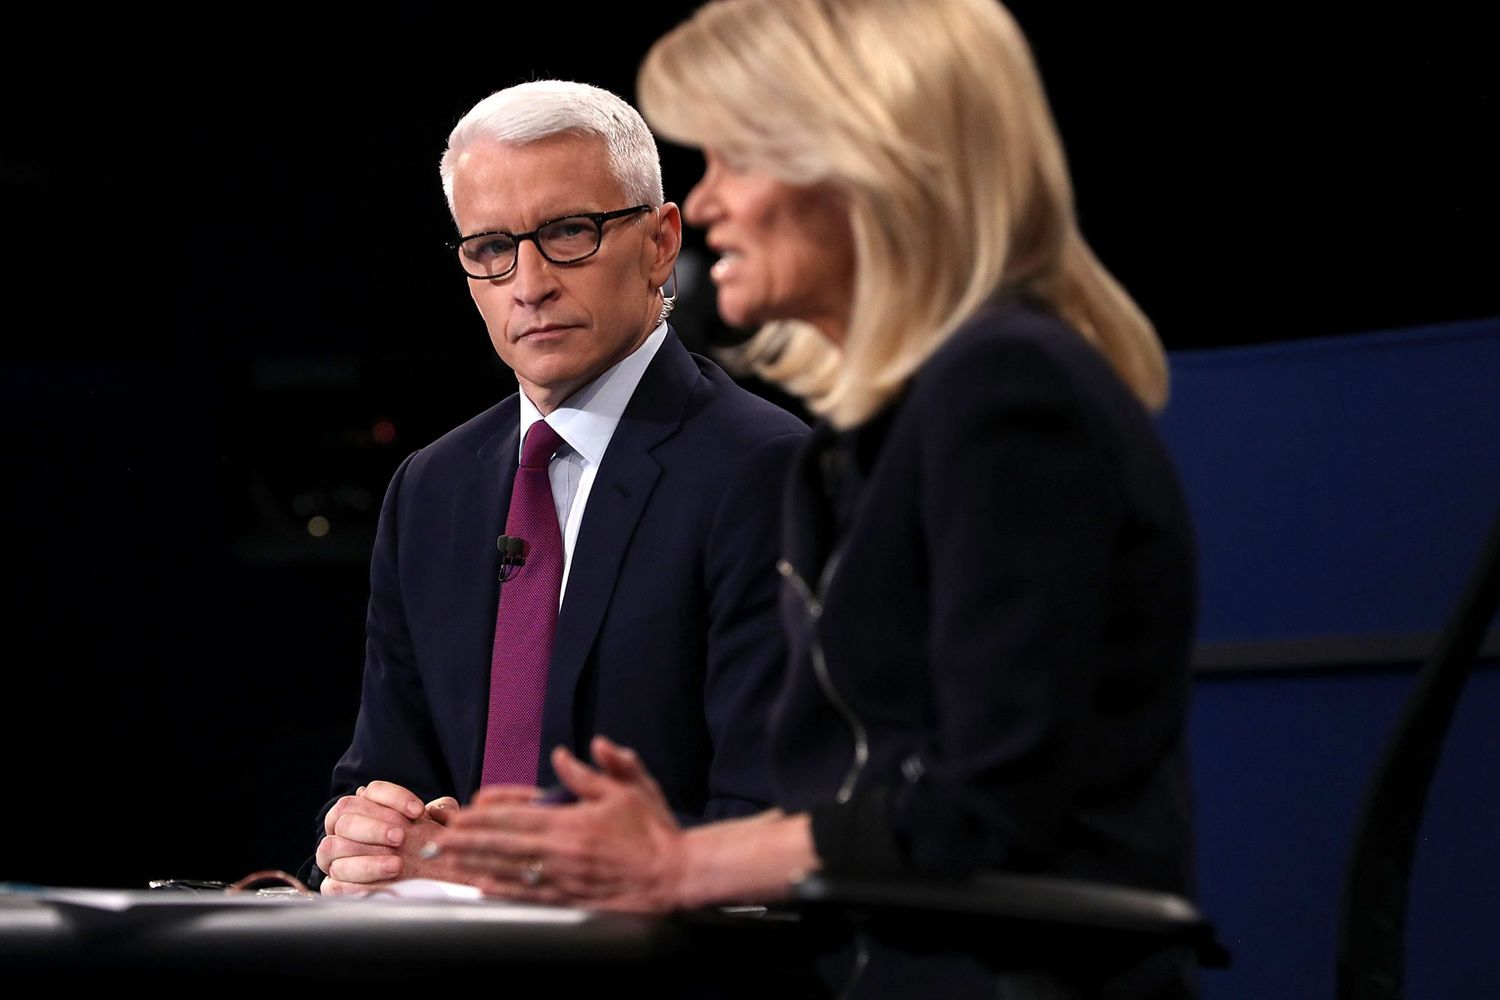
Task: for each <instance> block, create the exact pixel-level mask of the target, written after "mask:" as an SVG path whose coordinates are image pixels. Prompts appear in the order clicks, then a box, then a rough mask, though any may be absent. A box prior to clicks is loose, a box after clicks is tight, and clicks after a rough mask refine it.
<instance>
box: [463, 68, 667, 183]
mask: <svg viewBox="0 0 1500 1000" xmlns="http://www.w3.org/2000/svg"><path fill="white" fill-rule="evenodd" d="M563 133H572V134H581V135H592V136H598V137H599V138H601V139H603V140H604V144H605V146H606V148H607V149H608V150H609V167H610V172H611V173H613V174H614V176H615V179H616V180H618V181H619V182H620V186H621V187H622V188H624V189H625V197H626V199H627V200H629V201H632V202H636V203H638V204H644V205H660V204H662V202H663V200H664V199H663V197H662V187H661V160H660V157H659V156H658V154H657V151H656V140H655V139H654V138H652V136H651V130H650V129H648V128H647V127H646V122H645V120H644V119H643V118H641V116H640V113H639V112H638V111H636V110H635V108H632V107H631V106H630V105H629V104H627V103H626V102H625V101H623V100H621V99H620V98H618V97H616V96H615V95H614V94H611V93H610V92H609V91H607V90H601V89H600V88H598V87H594V86H590V85H589V84H587V83H574V82H571V81H568V80H534V81H532V82H530V83H519V84H516V85H515V86H514V87H507V88H505V89H504V90H500V91H496V92H495V93H493V94H491V95H490V96H489V97H486V98H485V99H484V100H482V101H480V102H479V103H478V104H476V105H474V107H472V108H470V109H469V113H468V114H466V115H464V116H463V118H461V119H459V122H458V124H457V125H455V126H454V127H453V131H452V132H450V133H449V134H448V148H447V149H446V150H444V151H443V160H442V163H441V165H440V166H439V168H438V170H439V173H441V175H442V178H443V195H444V196H445V197H446V198H447V199H448V211H449V212H450V213H452V212H453V172H454V169H455V168H456V167H457V165H458V157H459V154H461V153H462V152H463V151H464V150H466V149H468V148H469V147H470V146H471V145H473V144H474V143H475V142H482V141H486V140H488V141H490V142H513V143H527V142H537V141H539V140H542V139H547V138H550V137H551V136H554V135H561V134H563Z"/></svg>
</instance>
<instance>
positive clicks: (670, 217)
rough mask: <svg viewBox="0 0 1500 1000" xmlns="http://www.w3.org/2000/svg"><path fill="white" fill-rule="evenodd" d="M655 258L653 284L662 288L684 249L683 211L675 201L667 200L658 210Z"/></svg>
mask: <svg viewBox="0 0 1500 1000" xmlns="http://www.w3.org/2000/svg"><path fill="white" fill-rule="evenodd" d="M656 216H657V219H656V236H655V238H654V239H653V241H652V242H653V244H654V245H655V247H656V255H655V258H654V259H653V260H652V261H651V284H652V286H653V287H656V288H660V287H661V286H662V285H665V284H666V283H667V278H668V277H669V276H670V275H671V273H672V267H673V266H674V265H675V264H676V263H677V255H678V254H679V253H680V252H681V251H682V212H680V211H679V210H678V208H677V205H676V203H675V202H670V201H669V202H666V203H664V204H663V205H662V206H661V208H659V209H657V210H656Z"/></svg>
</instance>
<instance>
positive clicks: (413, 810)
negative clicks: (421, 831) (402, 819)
mask: <svg viewBox="0 0 1500 1000" xmlns="http://www.w3.org/2000/svg"><path fill="white" fill-rule="evenodd" d="M422 811H423V810H422V803H420V802H408V803H407V804H406V815H408V816H410V817H411V818H412V819H416V818H417V817H418V816H420V815H422Z"/></svg>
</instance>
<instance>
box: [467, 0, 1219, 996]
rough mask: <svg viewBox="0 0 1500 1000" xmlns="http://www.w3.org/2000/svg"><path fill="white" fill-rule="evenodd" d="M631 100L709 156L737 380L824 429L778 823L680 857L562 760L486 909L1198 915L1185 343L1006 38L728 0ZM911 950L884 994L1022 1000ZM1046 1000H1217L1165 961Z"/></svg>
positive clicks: (773, 819) (482, 828) (497, 833)
mask: <svg viewBox="0 0 1500 1000" xmlns="http://www.w3.org/2000/svg"><path fill="white" fill-rule="evenodd" d="M639 87H640V98H641V106H642V110H643V111H644V113H645V114H646V117H647V119H648V120H649V121H650V122H651V123H652V125H653V127H654V128H655V129H656V130H657V131H658V133H659V134H661V135H663V136H665V137H667V138H670V139H673V140H676V141H680V142H683V143H686V144H690V145H693V146H696V147H699V148H701V149H703V150H704V153H705V157H706V164H707V168H706V172H705V174H704V176H703V179H702V180H701V181H700V182H699V183H698V184H697V186H696V187H694V189H693V190H692V192H691V193H690V194H689V196H688V198H687V200H686V203H685V206H684V208H685V215H686V218H687V220H688V222H689V223H690V224H694V225H697V226H700V227H703V228H704V229H706V231H707V242H708V245H709V247H710V248H711V249H712V250H713V251H714V252H715V253H716V254H718V261H717V263H716V264H715V265H714V267H713V269H712V278H713V280H714V282H715V284H716V287H717V296H718V306H719V310H720V312H721V314H722V315H723V317H724V318H725V320H727V321H729V322H730V323H733V324H737V325H742V326H752V327H754V326H758V327H760V328H761V329H760V331H759V333H758V334H757V335H756V336H755V337H754V338H753V339H752V340H751V341H750V343H749V344H748V346H747V348H746V350H745V358H744V359H743V360H744V361H745V362H746V363H748V364H750V365H752V366H754V367H755V368H757V369H758V370H759V371H761V372H763V373H764V374H766V375H768V376H769V377H771V378H774V379H776V380H778V381H780V382H781V383H782V384H784V385H785V386H787V387H788V388H790V389H791V390H792V391H794V392H796V393H798V394H799V395H801V396H802V397H803V398H804V399H805V400H806V401H807V403H808V404H809V406H810V407H811V408H812V409H813V410H814V411H815V412H816V413H818V414H819V415H820V416H821V417H822V418H823V420H822V423H821V425H820V427H819V428H818V430H817V431H816V432H815V433H814V435H813V437H812V438H811V439H810V441H809V442H808V443H807V445H806V446H805V447H804V449H803V452H802V455H801V459H800V461H799V463H798V464H797V466H796V468H795V470H794V473H793V475H792V477H791V480H790V482H789V483H788V486H787V493H786V503H785V508H784V509H785V511H786V516H787V519H788V523H787V527H786V537H785V543H784V553H783V554H784V558H783V560H782V562H781V571H782V574H783V576H784V577H785V583H784V587H783V593H782V610H783V622H784V625H785V628H786V631H787V635H788V638H789V642H790V646H791V659H790V663H789V665H788V671H787V675H786V678H785V681H784V685H783V688H782V691H781V694H780V698H779V701H778V702H777V706H776V709H775V711H774V713H773V716H772V719H771V725H770V732H769V748H770V750H769V752H770V755H771V760H772V765H773V770H774V774H775V779H776V782H777V792H778V803H779V805H780V808H779V809H775V810H772V811H770V812H767V813H764V814H762V815H760V816H756V817H753V818H749V819H743V820H736V821H731V822H723V823H713V824H708V825H704V826H699V827H695V828H692V829H681V828H679V827H678V825H677V824H676V823H675V822H674V820H673V818H672V816H671V813H670V812H669V811H668V809H667V808H666V806H665V804H664V802H663V800H662V797H661V795H660V793H659V792H658V791H657V789H656V787H655V785H654V782H653V781H652V779H651V777H650V776H649V775H648V774H646V773H645V772H644V770H643V769H642V768H641V767H640V765H639V763H638V762H637V760H636V758H635V757H634V755H633V754H631V752H630V751H629V750H627V749H625V748H622V747H619V746H616V745H614V744H612V743H610V742H609V741H608V740H606V739H604V738H603V737H600V738H597V739H596V740H595V742H594V745H593V747H592V750H593V755H594V760H593V766H589V765H587V764H585V763H583V762H580V761H578V760H577V759H575V758H573V757H572V756H571V755H569V754H568V753H566V752H565V751H563V750H558V751H557V752H556V753H555V754H554V764H555V767H556V770H557V773H558V775H559V776H560V777H561V779H562V780H563V782H564V783H565V784H566V785H567V786H568V787H569V788H570V789H571V790H572V792H573V793H574V794H576V795H577V796H578V798H579V800H580V801H579V802H578V804H575V805H569V806H560V807H559V806H548V805H542V804H534V803H532V802H530V801H529V799H530V797H531V796H532V794H533V793H532V792H530V791H527V790H521V789H498V790H494V791H489V792H482V793H481V794H480V795H479V796H477V797H476V800H475V802H474V804H473V805H472V807H471V808H469V809H466V810H464V811H463V812H462V813H461V814H460V816H459V817H458V818H457V819H456V820H455V821H454V822H453V824H452V826H450V828H449V829H448V830H447V831H446V832H445V833H444V834H442V835H441V840H442V843H443V846H444V849H445V851H448V852H451V853H452V854H453V856H454V857H456V858H458V859H459V860H460V861H461V863H463V864H465V865H467V866H469V867H470V868H471V869H473V870H474V871H476V872H480V873H483V874H484V875H485V876H486V879H485V882H484V885H485V888H486V889H487V891H489V892H491V893H493V894H495V895H499V896H504V897H507V898H513V899H523V900H534V901H543V902H568V903H579V904H584V905H589V906H598V907H605V908H615V909H630V910H643V911H660V910H666V909H670V908H673V907H683V906H697V905H703V904H710V903H724V902H732V901H748V900H775V899H778V898H781V897H783V896H784V895H785V894H786V892H787V887H788V886H789V885H790V884H791V883H793V882H794V881H796V880H797V879H798V878H800V877H802V876H803V875H804V874H805V873H808V872H811V871H814V870H818V869H826V870H828V871H834V872H846V871H902V870H915V871H921V872H932V873H954V874H957V873H965V872H971V871H975V870H978V869H984V868H991V869H1007V870H1014V871H1023V872H1046V873H1054V874H1060V875H1069V876H1077V877H1084V878H1090V879H1097V880H1103V881H1108V882H1115V883H1119V884H1124V885H1131V886H1141V887H1150V888H1157V889H1164V890H1169V891H1174V892H1187V891H1188V890H1189V887H1190V869H1191V856H1190V812H1191V803H1190V796H1189V788H1188V775H1187V766H1186V758H1185V752H1184V742H1185V718H1186V710H1187V702H1188V668H1187V657H1188V651H1189V639H1190V635H1191V631H1192V619H1193V610H1194V562H1193V546H1192V539H1191V533H1190V529H1189V525H1188V519H1187V513H1186V510H1185V507H1184V505H1183V501H1182V498H1181V495H1180V493H1179V489H1178V486H1177V480H1176V477H1175V474H1174V472H1173V470H1172V468H1171V466H1170V463H1169V462H1168V459H1167V456H1166V455H1165V453H1164V451H1163V449H1162V447H1161V445H1160V444H1159V442H1158V440H1157V438H1156V435H1155V433H1154V430H1153V426H1152V420H1151V415H1150V411H1152V410H1153V409H1155V408H1158V407H1159V406H1161V405H1162V403H1163V402H1164V400H1165V396H1166V375H1165V366H1164V362H1163V355H1162V350H1161V347H1160V344H1159V342H1158V341H1157V339H1156V336H1155V333H1154V332H1153V330H1152V328H1151V325H1150V323H1149V322H1148V321H1147V319H1146V318H1145V317H1144V316H1143V315H1142V314H1141V312H1140V311H1139V309H1137V308H1136V306H1135V304H1134V303H1133V302H1132V301H1131V299H1130V298H1129V296H1128V295H1127V294H1126V293H1125V292H1124V291H1123V290H1122V289H1121V288H1120V287H1119V285H1118V284H1116V282H1115V281H1114V280H1113V278H1111V277H1110V275H1109V274H1108V272H1106V271H1105V269H1104V268H1103V267H1102V266H1101V265H1100V264H1099V262H1098V261H1097V260H1096V259H1095V258H1094V256H1093V254H1092V253H1091V252H1090V250H1089V248H1088V246H1087V245H1086V244H1085V242H1084V240H1083V237H1082V236H1081V235H1080V233H1079V231H1078V228H1077V225H1076V223H1075V220H1074V215H1073V207H1072V193H1071V188H1070V183H1069V179H1068V173H1067V168H1066V163H1065V160H1064V157H1063V153H1062V149H1061V145H1060V143H1059V141H1058V137H1057V133H1056V129H1055V126H1054V125H1053V122H1052V118H1051V115H1050V113H1049V111H1048V108H1047V105H1046V100H1045V96H1044V94H1043V91H1042V88H1041V84H1040V82H1039V79H1038V77H1037V73H1036V70H1035V68H1034V66H1033V63H1032V59H1031V56H1030V53H1029V50H1028V47H1027V45H1026V42H1025V40H1024V38H1023V36H1022V35H1021V33H1020V31H1019V29H1018V28H1017V27H1016V25H1015V24H1014V22H1013V21H1012V20H1011V18H1010V16H1009V14H1008V13H1007V12H1006V11H1005V10H1004V9H1003V8H1002V7H1000V6H999V5H998V4H996V3H994V2H993V0H723V2H718V3H711V4H709V5H707V6H705V7H704V8H702V9H701V10H700V11H699V12H698V13H697V14H696V15H695V16H694V17H693V18H692V19H691V20H689V21H688V22H686V23H684V24H683V25H680V26H679V27H678V28H676V29H675V30H674V31H672V32H671V33H670V34H668V35H667V36H666V37H664V38H663V39H661V40H660V41H659V42H658V43H657V44H656V45H655V46H654V47H653V48H652V50H651V52H650V54H649V55H648V56H647V58H646V60H645V63H644V65H643V67H642V70H641V74H640V81H639ZM887 957H888V958H889V959H890V964H888V965H886V966H884V967H883V969H884V971H880V970H882V966H881V964H880V963H879V962H871V963H870V965H869V968H868V969H867V970H866V974H865V977H864V980H865V981H864V983H863V985H862V986H861V989H871V988H873V989H877V990H881V989H883V990H884V991H886V992H889V993H891V994H893V995H900V994H902V993H903V992H904V991H905V990H906V989H907V988H908V987H909V986H912V984H918V983H920V984H923V987H922V988H923V990H924V991H925V992H929V993H931V994H932V995H942V996H948V995H963V994H964V993H965V991H966V990H968V989H970V988H972V989H974V990H977V991H986V995H995V994H994V992H993V991H994V988H995V984H994V981H993V980H992V979H991V978H989V976H988V974H987V973H985V972H984V970H983V969H982V968H981V967H980V966H979V964H978V963H977V962H975V961H973V960H972V959H969V958H966V957H964V956H956V955H950V956H914V955H901V954H900V952H899V949H896V950H895V951H893V952H892V953H891V955H890V956H887ZM1148 964H1149V963H1148ZM1053 972H1054V973H1055V974H1056V977H1057V978H1056V979H1055V983H1054V985H1056V986H1057V988H1058V989H1062V990H1067V989H1073V990H1076V991H1081V992H1083V993H1086V994H1092V993H1095V992H1098V991H1100V990H1105V991H1106V992H1108V990H1107V989H1106V986H1107V984H1109V983H1113V984H1116V985H1117V986H1118V988H1119V989H1120V990H1123V992H1119V993H1111V994H1110V995H1149V996H1170V995H1181V994H1183V993H1186V992H1189V991H1190V987H1189V986H1188V985H1187V982H1188V980H1187V974H1186V970H1185V963H1182V962H1178V961H1177V960H1176V959H1175V957H1173V956H1158V959H1157V961H1156V962H1155V964H1151V965H1150V967H1148V968H1145V969H1136V970H1133V971H1131V972H1129V973H1128V974H1126V975H1125V978H1124V979H1119V978H1116V979H1110V978H1109V977H1110V976H1118V975H1120V974H1121V970H1118V969H1099V968H1093V967H1091V965H1090V963H1089V962H1088V961H1087V959H1086V958H1085V959H1084V960H1083V961H1080V962H1078V963H1076V964H1075V967H1074V968H1072V969H1070V970H1063V971H1059V970H1053ZM1127 982H1128V983H1134V984H1135V985H1134V986H1133V987H1132V986H1128V985H1126V986H1119V984H1120V983H1127ZM1109 988H1110V989H1113V988H1115V987H1113V986H1111V987H1109ZM1132 990H1134V992H1132ZM1049 995H1051V994H1049Z"/></svg>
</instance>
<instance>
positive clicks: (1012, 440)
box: [772, 305, 1195, 995]
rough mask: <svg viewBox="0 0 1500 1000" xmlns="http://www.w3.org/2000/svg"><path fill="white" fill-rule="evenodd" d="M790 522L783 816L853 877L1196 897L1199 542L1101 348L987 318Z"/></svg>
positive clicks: (776, 732)
mask: <svg viewBox="0 0 1500 1000" xmlns="http://www.w3.org/2000/svg"><path fill="white" fill-rule="evenodd" d="M785 519H786V522H787V527H786V539H787V540H786V554H787V562H788V567H787V568H786V570H784V572H786V573H787V575H788V577H789V585H788V587H787V588H786V589H785V592H784V597H783V617H784V619H785V621H786V623H787V628H788V634H789V637H790V641H791V645H792V649H791V669H790V672H789V675H788V677H787V681H786V686H785V689H784V690H783V691H782V693H781V696H780V698H779V700H778V703H777V705H776V707H775V709H774V710H773V722H772V753H773V769H774V773H775V779H776V782H777V801H778V803H779V804H780V805H783V806H785V807H787V808H789V809H796V810H803V809H807V810H811V811H812V814H813V831H814V840H815V842H816V845H817V850H818V853H819V855H820V856H821V857H822V859H823V860H824V862H825V864H826V865H827V866H828V868H829V869H830V870H832V871H840V870H842V871H852V870H876V871H880V870H901V869H914V870H920V871H926V872H932V873H950V874H957V873H963V872H971V871H974V870H976V869H981V868H997V869H1007V870H1012V871H1021V872H1046V873H1055V874H1060V875H1068V876H1076V877H1081V878H1088V879H1097V880H1102V881H1107V882H1114V883H1120V884H1125V885H1132V886H1142V887H1151V888H1158V889H1163V890H1168V891H1173V892H1178V893H1187V892H1189V891H1190V889H1191V798H1190V793H1189V784H1188V770H1187V760H1186V756H1185V740H1186V735H1187V734H1186V719H1187V707H1188V697H1189V672H1188V656H1189V649H1190V641H1191V636H1192V627H1193V617H1194V608H1195V596H1194V595H1195V556H1194V548H1193V543H1192V533H1191V528H1190V523H1189V517H1188V512H1187V508H1186V505H1185V503H1184V501H1183V498H1182V495H1181V492H1180V490H1179V486H1178V481H1177V477H1176V475H1175V473H1174V471H1173V469H1172V466H1171V463H1170V462H1169V460H1168V457H1167V455H1166V453H1165V451H1164V449H1163V447H1162V445H1161V444H1160V442H1159V441H1158V439H1157V435H1156V433H1155V430H1154V427H1153V425H1152V421H1151V418H1150V417H1149V415H1148V414H1147V413H1146V412H1145V410H1144V409H1143V408H1142V406H1141V405H1140V404H1139V403H1138V402H1137V400H1136V399H1135V398H1134V397H1133V396H1132V395H1131V394H1130V392H1129V391H1128V390H1127V389H1126V388H1125V386H1124V385H1123V384H1122V383H1121V382H1120V381H1119V379H1118V378H1117V377H1116V376H1115V374H1114V373H1113V371H1112V370H1111V368H1110V367H1109V365H1108V363H1107V362H1106V361H1105V360H1104V358H1103V357H1102V356H1101V355H1100V354H1099V353H1098V352H1097V351H1096V350H1095V349H1093V348H1092V347H1091V346H1089V345H1088V344H1087V343H1085V342H1084V341H1083V339H1082V338H1081V337H1080V336H1079V335H1078V334H1077V333H1076V332H1074V331H1073V330H1072V329H1070V328H1069V327H1068V326H1066V325H1064V324H1063V323H1061V322H1060V321H1058V320H1057V319H1054V318H1052V317H1050V316H1048V315H1046V314H1044V313H1042V312H1039V311H1035V310H1032V309H1028V308H1025V307H1022V306H1019V305H1010V306H1007V307H1002V308H999V309H997V310H995V311H991V312H988V313H985V314H983V315H981V316H980V317H978V318H977V319H975V320H973V321H971V322H970V323H969V324H967V325H966V326H965V327H964V328H962V329H961V330H959V331H958V332H956V333H955V334H954V335H953V337H952V338H951V339H950V340H949V341H948V342H947V343H946V344H945V345H944V346H943V347H942V348H940V349H939V351H938V352H937V353H936V354H935V355H934V356H933V357H932V358H931V359H929V361H928V362H927V363H926V364H925V365H924V366H923V367H922V368H921V370H920V371H919V373H918V374H917V376H916V377H915V378H914V379H913V381H912V382H911V383H910V385H909V386H908V387H907V389H906V391H905V393H904V394H903V396H902V397H901V398H900V399H899V400H898V401H896V402H895V403H894V404H892V405H891V406H890V407H888V408H887V409H886V410H885V411H884V412H882V413H881V414H880V415H879V416H878V417H877V418H875V419H874V420H872V421H870V422H869V423H867V424H865V425H863V426H861V427H858V428H855V429H854V430H852V431H850V432H848V433H846V434H834V433H832V432H830V431H828V430H827V429H826V428H820V429H819V431H817V432H815V434H814V436H813V437H812V438H811V439H810V440H809V441H808V442H807V444H806V445H805V447H804V450H803V453H802V455H801V456H800V458H799V461H798V464H797V466H796V469H795V471H794V473H793V476H792V480H791V484H790V488H789V491H788V497H787V512H786V515H785ZM1084 967H1086V963H1085V965H1084ZM872 968H873V966H872ZM1177 971H1179V972H1180V969H1178V970H1177ZM927 975H930V973H924V972H918V973H917V980H921V979H922V977H923V976H927ZM1169 977H1170V974H1169ZM891 981H892V982H894V981H895V979H894V978H893V979H892V980H891ZM914 981H915V980H914ZM926 981H927V982H928V985H929V986H931V984H932V982H933V980H930V979H928V980H926ZM992 985H993V984H991V986H992ZM980 988H989V987H980ZM936 992H938V993H941V992H942V991H941V990H937V991H936ZM958 992H959V993H961V992H962V991H961V990H959V991H958ZM1106 992H1107V991H1106ZM1148 992H1149V991H1148ZM1163 995H1174V989H1170V988H1169V989H1164V990H1163Z"/></svg>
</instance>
